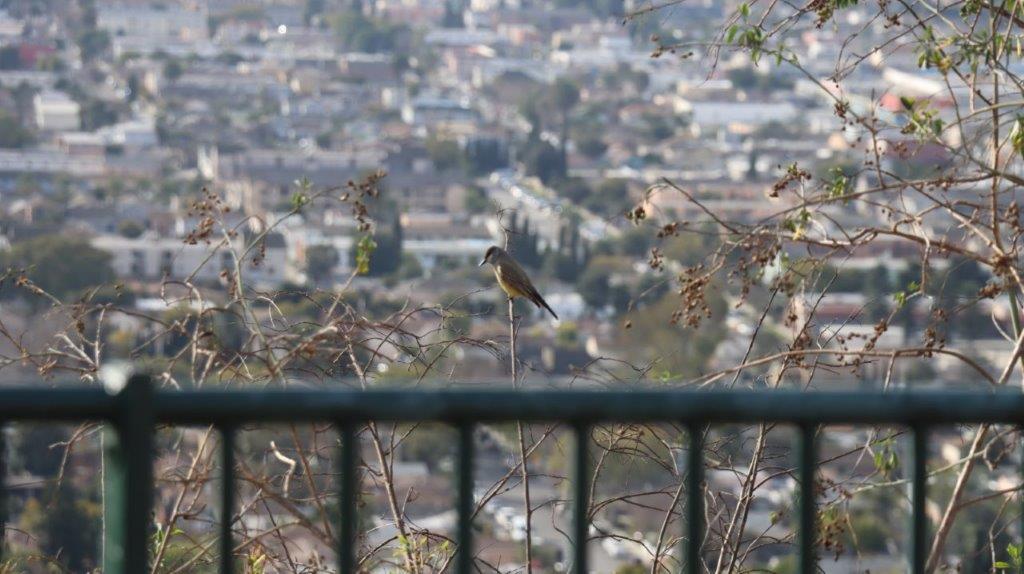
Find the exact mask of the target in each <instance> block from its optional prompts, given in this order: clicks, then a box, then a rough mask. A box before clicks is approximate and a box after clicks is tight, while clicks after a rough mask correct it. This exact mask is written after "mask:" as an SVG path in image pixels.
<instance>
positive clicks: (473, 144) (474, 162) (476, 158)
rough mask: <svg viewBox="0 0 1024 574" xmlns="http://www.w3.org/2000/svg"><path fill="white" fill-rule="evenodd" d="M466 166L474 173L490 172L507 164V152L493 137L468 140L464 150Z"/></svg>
mask: <svg viewBox="0 0 1024 574" xmlns="http://www.w3.org/2000/svg"><path fill="white" fill-rule="evenodd" d="M464 155H465V160H466V167H468V168H469V171H470V172H471V173H473V174H475V175H480V174H485V173H490V172H492V171H494V170H496V169H501V168H503V167H505V166H507V165H508V153H507V150H506V149H505V146H504V145H503V144H502V142H500V141H498V140H495V139H480V140H470V141H469V142H468V143H467V144H466V149H465V152H464Z"/></svg>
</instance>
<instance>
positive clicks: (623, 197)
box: [583, 179, 633, 217]
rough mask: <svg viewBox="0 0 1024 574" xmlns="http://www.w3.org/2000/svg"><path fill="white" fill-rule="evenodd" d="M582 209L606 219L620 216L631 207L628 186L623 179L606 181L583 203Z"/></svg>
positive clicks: (631, 201) (631, 200) (631, 202)
mask: <svg viewBox="0 0 1024 574" xmlns="http://www.w3.org/2000/svg"><path fill="white" fill-rule="evenodd" d="M583 205H584V207H586V208H587V209H590V210H591V211H593V212H595V213H599V214H601V215H604V216H606V217H613V216H616V215H622V214H623V213H625V212H626V210H628V209H629V208H630V207H632V205H633V199H632V198H631V197H630V195H629V185H628V184H627V183H626V180H624V179H606V180H604V181H602V182H601V183H599V184H598V185H597V186H596V187H595V188H594V193H592V194H590V196H588V197H587V199H586V200H584V202H583Z"/></svg>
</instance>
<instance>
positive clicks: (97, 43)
mask: <svg viewBox="0 0 1024 574" xmlns="http://www.w3.org/2000/svg"><path fill="white" fill-rule="evenodd" d="M75 40H76V43H77V44H78V48H79V49H80V50H81V51H82V59H83V60H85V61H86V62H91V61H92V60H94V59H96V58H97V57H98V56H100V55H102V54H103V53H104V52H106V51H107V49H108V48H110V34H108V33H107V32H106V31H105V30H86V31H84V32H82V33H81V34H79V35H78V37H77V38H76V39H75Z"/></svg>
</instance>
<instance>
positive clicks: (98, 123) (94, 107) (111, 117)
mask: <svg viewBox="0 0 1024 574" xmlns="http://www.w3.org/2000/svg"><path fill="white" fill-rule="evenodd" d="M119 115H120V114H119V113H118V109H117V107H115V105H114V104H112V103H110V102H105V101H103V100H97V99H92V98H89V99H87V100H85V101H84V102H82V128H83V129H85V130H88V131H93V130H98V129H99V128H102V127H104V126H109V125H111V124H116V123H117V121H118V119H120V117H119Z"/></svg>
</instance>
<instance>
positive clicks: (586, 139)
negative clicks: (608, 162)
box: [573, 130, 608, 159]
mask: <svg viewBox="0 0 1024 574" xmlns="http://www.w3.org/2000/svg"><path fill="white" fill-rule="evenodd" d="M573 142H574V143H575V144H576V149H578V150H579V151H580V153H581V154H583V155H585V156H587V157H588V158H590V159H597V158H599V157H601V156H603V155H604V152H606V151H608V144H606V143H605V142H604V139H603V138H602V137H601V134H600V133H598V132H597V131H596V130H592V131H589V130H588V131H587V132H585V133H583V134H582V135H580V136H579V137H576V138H573Z"/></svg>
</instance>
